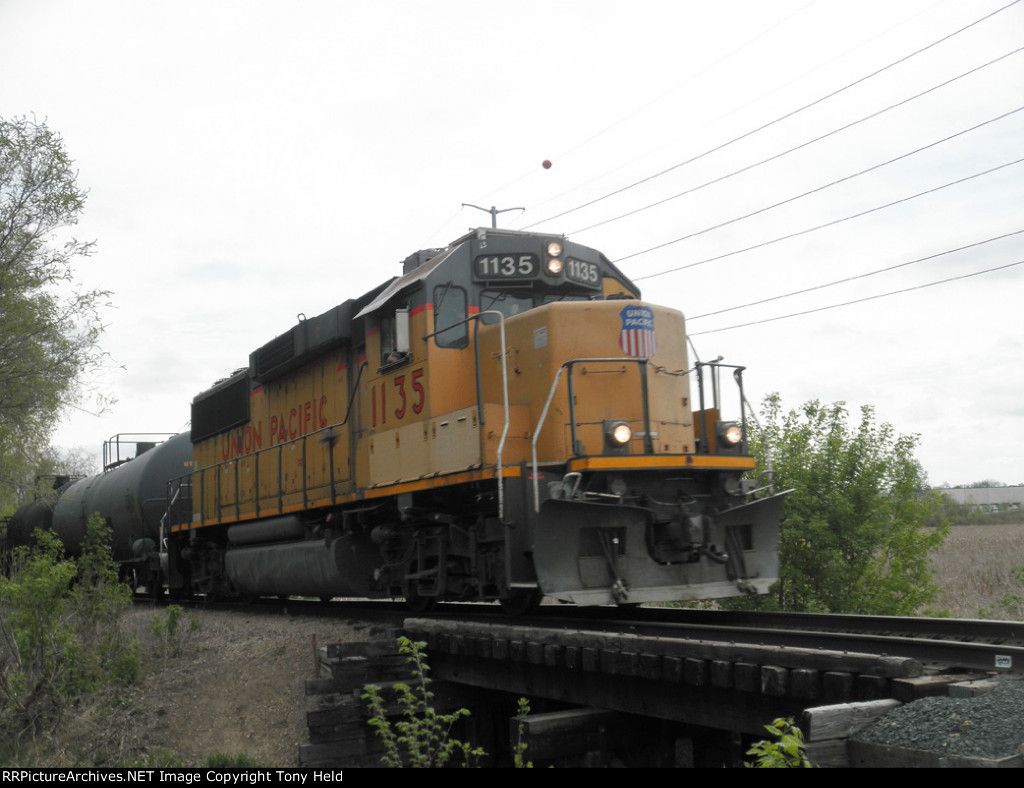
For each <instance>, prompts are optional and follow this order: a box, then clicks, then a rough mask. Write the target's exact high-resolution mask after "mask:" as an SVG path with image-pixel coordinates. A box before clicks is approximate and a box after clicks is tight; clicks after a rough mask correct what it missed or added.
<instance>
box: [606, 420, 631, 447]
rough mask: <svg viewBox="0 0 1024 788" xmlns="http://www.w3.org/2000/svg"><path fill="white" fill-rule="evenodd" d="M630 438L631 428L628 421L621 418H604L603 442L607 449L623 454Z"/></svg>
mask: <svg viewBox="0 0 1024 788" xmlns="http://www.w3.org/2000/svg"><path fill="white" fill-rule="evenodd" d="M632 438H633V429H632V428H631V427H630V426H629V422H627V421H623V420H622V419H605V420H604V442H605V448H606V450H607V451H609V452H612V453H614V454H625V453H626V452H627V451H628V449H629V442H630V440H632Z"/></svg>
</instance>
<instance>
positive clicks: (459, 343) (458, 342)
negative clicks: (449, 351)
mask: <svg viewBox="0 0 1024 788" xmlns="http://www.w3.org/2000/svg"><path fill="white" fill-rule="evenodd" d="M467 305H468V301H467V300H466V291H465V290H463V289H462V288H461V287H453V286H452V285H439V286H438V287H435V288H434V331H436V332H437V334H436V335H435V337H434V339H435V341H436V342H437V346H438V347H449V348H463V347H466V346H467V345H468V344H469V324H468V323H461V325H455V324H456V323H460V321H463V320H465V319H466V318H467V317H468V315H469V312H468V308H467ZM448 326H452V328H448ZM445 329H447V330H445Z"/></svg>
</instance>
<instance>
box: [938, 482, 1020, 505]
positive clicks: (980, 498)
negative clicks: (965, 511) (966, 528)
mask: <svg viewBox="0 0 1024 788" xmlns="http://www.w3.org/2000/svg"><path fill="white" fill-rule="evenodd" d="M936 489H937V490H938V491H939V492H940V493H942V494H943V495H948V496H949V497H950V498H952V499H953V500H954V501H956V502H957V503H964V504H967V505H968V506H980V507H983V508H985V509H992V507H995V510H998V511H1006V510H1013V509H1024V486H1018V487H938V488H936Z"/></svg>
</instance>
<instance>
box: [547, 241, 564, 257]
mask: <svg viewBox="0 0 1024 788" xmlns="http://www.w3.org/2000/svg"><path fill="white" fill-rule="evenodd" d="M561 256H562V245H561V244H560V243H558V241H552V242H551V243H549V244H548V257H561Z"/></svg>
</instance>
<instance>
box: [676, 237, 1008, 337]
mask: <svg viewBox="0 0 1024 788" xmlns="http://www.w3.org/2000/svg"><path fill="white" fill-rule="evenodd" d="M1021 233H1024V229H1022V230H1014V231H1013V232H1009V233H1003V234H1002V235H997V236H994V237H992V238H986V239H985V240H984V241H975V242H974V243H970V244H964V245H963V246H958V247H956V248H955V249H947V250H945V251H944V252H936V253H935V254H930V255H926V256H925V257H918V258H917V259H916V260H908V261H907V262H905V263H897V264H896V265H890V266H887V267H885V268H877V269H875V270H874V271H867V272H865V273H863V274H857V275H856V276H848V277H846V278H845V279H836V280H833V281H831V282H825V283H824V284H820V285H814V286H813V287H805V288H803V289H802V290H794V291H792V292H790V293H782V294H781V295H777V296H772V297H771V298H762V299H761V300H760V301H751V302H750V303H747V304H740V305H738V306H731V307H728V308H727V309H718V310H715V311H714V312H705V313H704V314H703V315H693V316H691V317H688V318H687V321H688V322H691V323H692V322H693V321H694V320H700V319H701V318H702V317H712V316H713V315H722V314H725V313H726V312H735V311H736V310H738V309H747V308H748V307H752V306H760V305H761V304H768V303H771V302H772V301H781V300H782V299H783V298H790V297H792V296H797V295H803V294H804V293H812V292H814V291H816V290H824V289H826V288H828V287H835V286H836V285H844V284H848V283H849V282H856V281H857V280H858V279H867V278H868V277H869V276H876V275H877V274H885V273H888V272H889V271H896V270H897V269H900V268H906V267H907V266H911V265H916V264H917V263H924V262H927V261H928V260H934V259H936V258H937V257H944V256H946V255H948V254H954V253H956V252H962V251H964V250H965V249H973V248H975V247H978V246H984V245H985V244H988V243H992V242H993V241H1001V240H1003V239H1004V238H1010V237H1011V236H1014V235H1020V234H1021Z"/></svg>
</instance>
